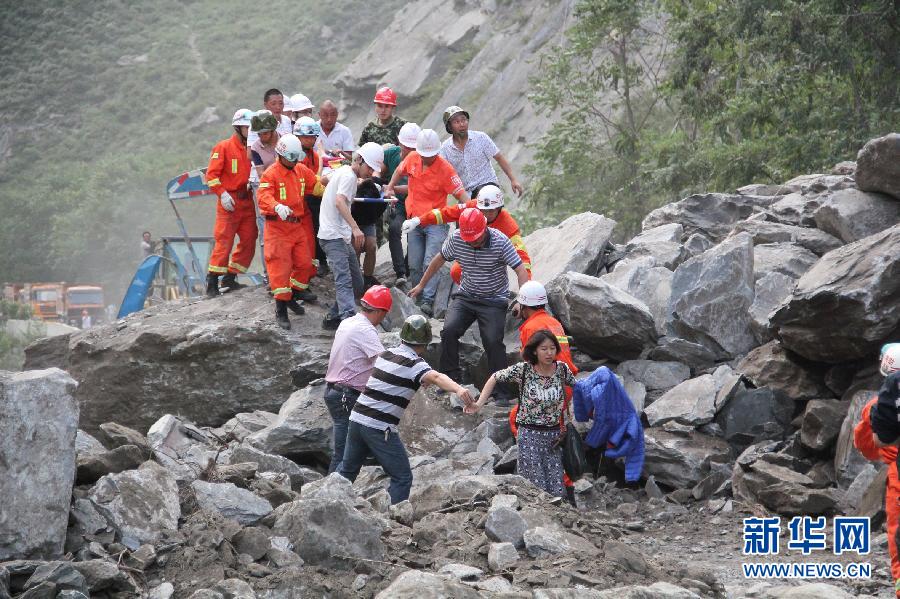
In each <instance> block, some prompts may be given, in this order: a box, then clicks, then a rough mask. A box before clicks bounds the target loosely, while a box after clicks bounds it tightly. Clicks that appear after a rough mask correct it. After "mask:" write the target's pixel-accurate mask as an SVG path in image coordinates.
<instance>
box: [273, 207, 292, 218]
mask: <svg viewBox="0 0 900 599" xmlns="http://www.w3.org/2000/svg"><path fill="white" fill-rule="evenodd" d="M292 212H293V210H291V209H290V208H288V207H287V206H285V205H284V204H275V213H276V214H277V215H278V218H280V219H281V220H287V218H288V217H289V216H290V215H291V213H292Z"/></svg>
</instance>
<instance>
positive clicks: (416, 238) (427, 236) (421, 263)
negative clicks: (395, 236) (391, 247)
mask: <svg viewBox="0 0 900 599" xmlns="http://www.w3.org/2000/svg"><path fill="white" fill-rule="evenodd" d="M449 230H450V225H430V226H428V227H425V228H424V229H423V228H422V227H416V228H415V229H413V230H412V231H410V232H409V234H408V235H407V236H406V241H407V245H406V252H407V256H408V258H409V279H410V283H411V284H412V285H414V286H415V285H418V284H419V281H420V280H422V275H423V274H425V270H426V269H427V268H428V265H429V264H430V263H431V260H432V258H434V257H435V255H437V253H438V252H439V251H441V246H442V245H443V244H444V240H445V239H446V238H447V233H448V231H449ZM438 281H439V278H438V277H436V276H434V277H431V280H430V281H428V284H427V285H425V289H423V290H422V301H423V302H434V296H435V294H436V293H437V286H438Z"/></svg>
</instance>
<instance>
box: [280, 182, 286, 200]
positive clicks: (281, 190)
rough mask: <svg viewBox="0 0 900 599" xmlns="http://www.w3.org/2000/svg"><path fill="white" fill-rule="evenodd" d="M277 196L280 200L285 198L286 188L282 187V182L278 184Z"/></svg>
mask: <svg viewBox="0 0 900 599" xmlns="http://www.w3.org/2000/svg"><path fill="white" fill-rule="evenodd" d="M278 197H279V199H282V200H286V199H287V189H285V188H284V183H279V184H278Z"/></svg>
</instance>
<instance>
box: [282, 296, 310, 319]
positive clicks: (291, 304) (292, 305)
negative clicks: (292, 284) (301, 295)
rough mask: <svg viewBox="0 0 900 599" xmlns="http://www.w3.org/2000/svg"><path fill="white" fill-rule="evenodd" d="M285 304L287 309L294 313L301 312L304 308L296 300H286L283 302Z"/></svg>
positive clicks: (303, 311)
mask: <svg viewBox="0 0 900 599" xmlns="http://www.w3.org/2000/svg"><path fill="white" fill-rule="evenodd" d="M285 303H286V304H287V307H288V310H290V311H291V312H293V313H294V314H298V315H299V314H303V313H305V312H306V310H304V309H303V306H301V305H300V304H298V303H297V300H293V299H292V300H288V301H287V302H285Z"/></svg>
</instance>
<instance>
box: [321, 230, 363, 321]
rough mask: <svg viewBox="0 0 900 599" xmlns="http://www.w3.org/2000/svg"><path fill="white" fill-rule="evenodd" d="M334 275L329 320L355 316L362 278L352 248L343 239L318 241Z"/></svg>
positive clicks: (357, 259) (361, 291)
mask: <svg viewBox="0 0 900 599" xmlns="http://www.w3.org/2000/svg"><path fill="white" fill-rule="evenodd" d="M319 243H320V244H321V245H322V249H323V250H324V251H325V256H326V257H327V258H328V267H329V268H330V269H331V273H332V274H333V275H334V299H335V302H334V304H333V305H332V306H331V309H329V310H328V317H329V318H332V319H334V318H340V319H341V320H343V319H344V318H349V317H351V316H353V315H354V314H356V298H358V297H360V296H362V293H363V276H362V271H361V270H360V268H359V258H358V257H357V256H356V252H355V251H354V250H353V246H352V245H350V244H349V243H347V242H346V241H344V240H343V239H320V240H319Z"/></svg>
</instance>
